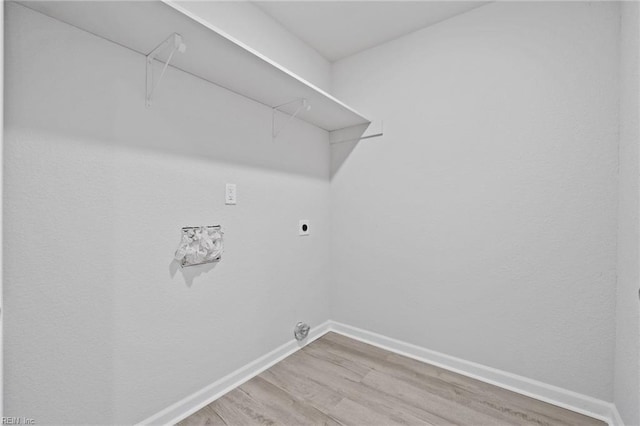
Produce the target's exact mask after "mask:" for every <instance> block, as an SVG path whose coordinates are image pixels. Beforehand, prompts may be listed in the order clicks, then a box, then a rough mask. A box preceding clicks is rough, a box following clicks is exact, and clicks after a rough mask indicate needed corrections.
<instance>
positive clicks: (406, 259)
mask: <svg viewBox="0 0 640 426" xmlns="http://www.w3.org/2000/svg"><path fill="white" fill-rule="evenodd" d="M618 42H619V5H618V4H615V3H597V2H596V3H582V2H576V3H571V2H568V3H548V2H540V3H521V2H500V3H492V4H489V5H487V6H483V7H481V8H478V9H475V10H473V11H471V12H469V13H466V14H464V15H460V16H457V17H455V18H453V19H451V20H448V21H444V22H442V23H440V24H437V25H435V26H433V27H430V28H427V29H424V30H421V31H418V32H416V33H413V34H410V35H408V36H406V37H403V38H400V39H397V40H395V41H392V42H389V43H386V44H384V45H381V46H378V47H376V48H373V49H370V50H367V51H365V52H362V53H360V54H358V55H355V56H353V57H349V58H346V59H344V60H341V61H339V62H337V63H335V64H334V69H333V82H332V84H333V88H334V93H335V94H336V96H338V97H339V98H340V99H343V100H344V101H345V102H347V103H349V104H350V105H352V106H353V107H355V108H357V109H358V110H360V111H362V112H363V113H365V114H369V115H371V116H374V117H379V118H383V119H384V120H385V136H384V137H383V138H382V139H373V140H369V141H363V142H361V143H359V144H358V145H357V146H355V147H349V148H353V151H352V152H351V155H349V156H348V158H347V159H346V161H344V162H342V161H343V159H342V158H340V156H341V152H342V151H344V150H345V146H340V147H338V148H336V149H335V150H334V152H333V154H334V156H335V158H334V160H335V161H337V162H338V164H337V165H336V164H334V167H335V168H336V169H337V171H336V173H335V175H334V176H333V178H332V187H331V189H332V239H333V240H332V258H331V259H332V268H333V272H332V273H333V282H332V303H333V313H332V318H333V319H335V320H338V321H341V322H345V323H347V324H351V325H354V326H359V327H362V328H365V329H370V330H372V331H375V332H379V333H381V334H384V335H387V336H391V337H395V338H397V339H400V340H404V341H408V342H411V343H414V344H417V345H420V346H423V347H427V348H429V349H433V350H437V351H440V352H443V353H446V354H449V355H453V356H456V357H460V358H463V359H466V360H470V361H475V362H478V363H481V364H484V365H487V366H491V367H495V368H498V369H502V370H506V371H509V372H512V373H516V374H520V375H523V376H526V377H529V378H532V379H537V380H540V381H543V382H546V383H550V384H553V385H557V386H560V387H563V388H566V389H570V390H573V391H577V392H580V393H583V394H587V395H590V396H593V397H596V398H600V399H604V400H607V401H612V400H613V380H612V379H613V348H614V339H615V319H614V311H615V306H614V302H615V279H616V278H615V275H616V227H617V226H616V215H617V213H616V212H617V208H616V206H617V195H616V194H617V162H618V161H617V158H618V157H617V154H618V153H617V150H618V73H619V63H618V60H619V58H618V51H619V48H618ZM346 150H347V151H348V149H346Z"/></svg>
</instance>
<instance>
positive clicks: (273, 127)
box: [271, 98, 311, 139]
mask: <svg viewBox="0 0 640 426" xmlns="http://www.w3.org/2000/svg"><path fill="white" fill-rule="evenodd" d="M294 104H300V105H298V108H296V110H295V111H294V112H293V113H289V112H287V111H285V110H283V108H284V107H287V106H292V105H294ZM310 109H311V105H309V102H308V101H307V99H305V98H300V99H295V100H293V101H290V102H285V103H284V104H280V105H278V106H274V107H273V108H272V110H273V111H272V113H273V115H272V117H271V136H272V137H273V138H274V139H275V138H276V137H277V136H278V135H279V134H280V132H282V130H284V128H285V127H287V125H288V124H289V122H291V120H293V119H294V118H296V116H297V115H298V114H300V112H301V111H302V110H304V111H309V110H310ZM278 112H281V113H283V114H287V115H288V116H289V118H287V121H285V122H284V124H283V125H282V126H280V128H279V129H278V128H276V114H277V113H278Z"/></svg>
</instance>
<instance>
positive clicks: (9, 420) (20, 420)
mask: <svg viewBox="0 0 640 426" xmlns="http://www.w3.org/2000/svg"><path fill="white" fill-rule="evenodd" d="M2 424H3V425H35V424H36V421H35V419H31V418H29V417H2Z"/></svg>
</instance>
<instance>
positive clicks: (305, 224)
mask: <svg viewBox="0 0 640 426" xmlns="http://www.w3.org/2000/svg"><path fill="white" fill-rule="evenodd" d="M310 232H311V224H310V223H309V220H308V219H302V220H300V222H298V234H299V235H309V233H310Z"/></svg>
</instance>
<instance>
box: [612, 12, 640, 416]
mask: <svg viewBox="0 0 640 426" xmlns="http://www.w3.org/2000/svg"><path fill="white" fill-rule="evenodd" d="M639 9H640V8H639V6H638V3H636V2H624V3H622V6H621V12H622V21H621V40H620V42H621V44H620V46H621V50H620V53H621V55H620V56H621V58H620V59H621V61H620V71H621V73H620V172H619V173H620V175H619V186H618V188H619V204H618V286H617V303H616V313H617V318H616V324H617V327H616V352H615V388H614V389H615V393H614V401H615V404H616V407H617V408H618V411H619V412H620V415H621V416H622V419H623V420H624V422H625V424H627V425H639V424H640V364H639V363H640V327H639V325H640V318H639V315H638V309H639V308H638V287H639V284H638V282H639V279H640V273H639V272H640V271H639V270H638V267H639V265H638V261H639V260H640V252H639V250H638V243H639V242H640V235H639V233H638V225H639V222H638V221H639V220H640V215H639V214H638V212H639V207H640V205H639V203H640V201H639V195H640V185H638V179H639V177H640V176H639V175H638V173H639V172H640V170H639V169H638V161H639V157H638V156H639V155H640V153H639V152H638V143H639V139H640V122H639V120H638V114H639V113H640V112H639V109H638V107H639V104H638V96H640V84H639V83H640V72H639V71H640V61H639V55H640V33H639V31H638V30H639V28H638V27H639V25H640V13H639Z"/></svg>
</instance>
